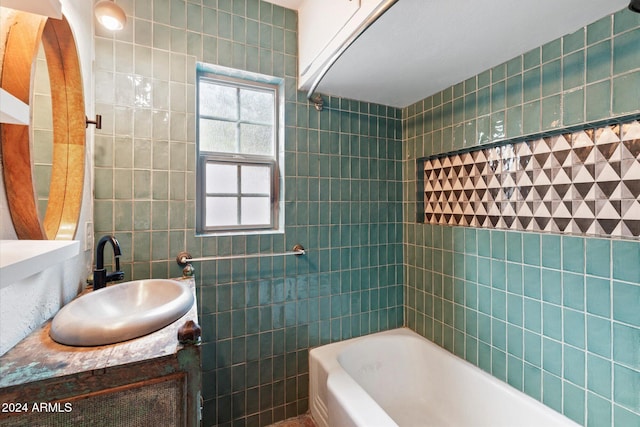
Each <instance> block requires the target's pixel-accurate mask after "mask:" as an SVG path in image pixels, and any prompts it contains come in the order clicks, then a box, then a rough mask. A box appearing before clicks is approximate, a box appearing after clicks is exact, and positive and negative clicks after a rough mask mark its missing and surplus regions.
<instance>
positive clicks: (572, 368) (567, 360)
mask: <svg viewBox="0 0 640 427" xmlns="http://www.w3.org/2000/svg"><path fill="white" fill-rule="evenodd" d="M585 366H586V362H585V352H584V351H582V350H579V349H577V348H574V347H571V346H570V345H565V346H564V361H563V371H564V372H563V374H564V379H566V380H568V381H571V382H572V383H573V384H575V385H578V386H580V387H584V386H585Z"/></svg>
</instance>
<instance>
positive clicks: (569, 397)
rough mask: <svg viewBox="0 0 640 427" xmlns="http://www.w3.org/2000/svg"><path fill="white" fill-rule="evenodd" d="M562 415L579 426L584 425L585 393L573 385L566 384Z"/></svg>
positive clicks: (582, 389)
mask: <svg viewBox="0 0 640 427" xmlns="http://www.w3.org/2000/svg"><path fill="white" fill-rule="evenodd" d="M563 396H564V402H563V408H562V413H563V414H564V415H565V416H566V417H568V418H570V419H572V420H573V421H575V422H576V423H578V424H582V425H584V421H585V420H584V412H585V391H584V388H580V387H576V386H574V385H573V384H571V383H566V382H565V383H564V389H563Z"/></svg>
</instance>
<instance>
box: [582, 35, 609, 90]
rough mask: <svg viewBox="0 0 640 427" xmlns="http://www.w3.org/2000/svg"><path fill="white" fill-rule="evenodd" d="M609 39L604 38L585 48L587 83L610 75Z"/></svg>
mask: <svg viewBox="0 0 640 427" xmlns="http://www.w3.org/2000/svg"><path fill="white" fill-rule="evenodd" d="M611 55H612V50H611V40H605V41H603V42H600V43H598V44H595V45H593V46H590V47H589V48H588V49H587V83H593V82H596V81H599V80H602V79H607V78H610V77H611V59H612V57H611Z"/></svg>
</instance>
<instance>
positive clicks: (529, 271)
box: [523, 265, 542, 299]
mask: <svg viewBox="0 0 640 427" xmlns="http://www.w3.org/2000/svg"><path fill="white" fill-rule="evenodd" d="M541 289H542V286H541V284H540V268H538V267H530V266H527V265H525V266H524V268H523V294H524V295H525V296H527V297H531V298H536V299H540V295H541Z"/></svg>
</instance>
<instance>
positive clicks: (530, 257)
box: [522, 233, 540, 265]
mask: <svg viewBox="0 0 640 427" xmlns="http://www.w3.org/2000/svg"><path fill="white" fill-rule="evenodd" d="M522 252H523V259H522V260H523V262H524V263H525V264H529V265H540V235H539V234H535V233H523V234H522Z"/></svg>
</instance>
